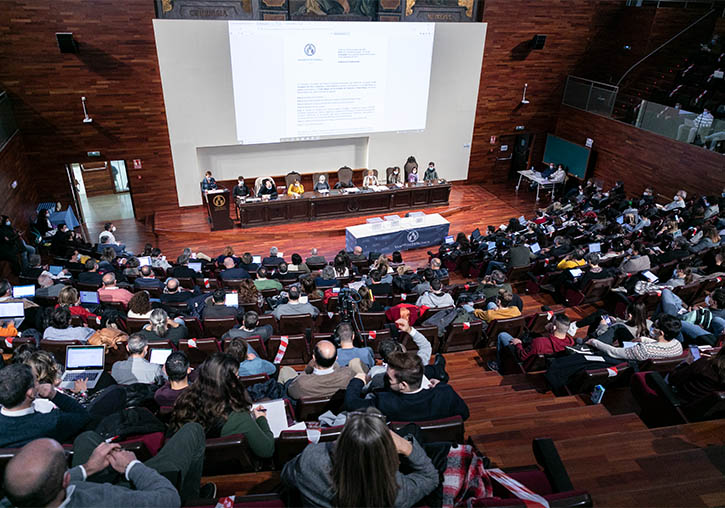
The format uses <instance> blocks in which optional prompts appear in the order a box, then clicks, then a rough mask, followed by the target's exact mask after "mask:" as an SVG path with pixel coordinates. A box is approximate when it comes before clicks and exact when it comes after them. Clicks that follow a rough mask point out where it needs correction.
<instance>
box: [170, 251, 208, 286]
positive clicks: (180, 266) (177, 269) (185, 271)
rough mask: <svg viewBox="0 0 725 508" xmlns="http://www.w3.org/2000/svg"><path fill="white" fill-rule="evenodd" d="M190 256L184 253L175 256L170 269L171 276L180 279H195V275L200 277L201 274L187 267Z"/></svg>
mask: <svg viewBox="0 0 725 508" xmlns="http://www.w3.org/2000/svg"><path fill="white" fill-rule="evenodd" d="M190 260H191V258H190V257H189V256H187V255H186V254H182V255H181V256H179V257H178V258H176V266H174V267H173V268H172V269H171V276H172V277H176V278H182V279H191V280H195V279H196V278H197V277H201V275H202V274H200V273H199V272H197V271H195V270H192V269H191V268H189V261H190Z"/></svg>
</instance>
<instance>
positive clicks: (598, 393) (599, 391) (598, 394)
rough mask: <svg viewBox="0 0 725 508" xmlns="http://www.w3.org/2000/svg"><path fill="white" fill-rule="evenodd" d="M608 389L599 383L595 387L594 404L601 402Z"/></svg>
mask: <svg viewBox="0 0 725 508" xmlns="http://www.w3.org/2000/svg"><path fill="white" fill-rule="evenodd" d="M605 391H606V390H605V389H604V387H603V386H602V385H597V386H595V387H594V390H592V396H591V398H592V403H593V404H599V403H601V402H602V397H604V392H605Z"/></svg>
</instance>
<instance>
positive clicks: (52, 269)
mask: <svg viewBox="0 0 725 508" xmlns="http://www.w3.org/2000/svg"><path fill="white" fill-rule="evenodd" d="M48 271H49V272H50V273H52V274H53V275H54V276H55V275H58V274H59V273H60V272H62V271H63V267H62V266H58V265H50V266H49V267H48Z"/></svg>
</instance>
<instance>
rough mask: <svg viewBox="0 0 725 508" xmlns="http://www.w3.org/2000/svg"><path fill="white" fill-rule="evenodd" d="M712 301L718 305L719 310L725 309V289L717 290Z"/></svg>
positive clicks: (713, 293)
mask: <svg viewBox="0 0 725 508" xmlns="http://www.w3.org/2000/svg"><path fill="white" fill-rule="evenodd" d="M711 297H712V300H713V301H714V302H715V304H716V305H717V308H718V309H725V289H724V288H717V289H716V290H715V291H713V292H712V295H711Z"/></svg>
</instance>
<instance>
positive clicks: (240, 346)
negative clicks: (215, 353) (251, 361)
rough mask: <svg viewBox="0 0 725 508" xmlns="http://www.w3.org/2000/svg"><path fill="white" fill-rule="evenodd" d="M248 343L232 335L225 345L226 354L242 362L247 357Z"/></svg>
mask: <svg viewBox="0 0 725 508" xmlns="http://www.w3.org/2000/svg"><path fill="white" fill-rule="evenodd" d="M248 350H249V344H247V342H246V341H245V340H244V339H242V338H241V337H234V338H233V339H232V340H231V341H230V342H229V344H228V345H227V349H226V351H224V352H225V353H226V354H228V355H231V356H232V357H233V358H234V359H235V360H236V361H237V362H239V363H242V362H243V361H244V360H246V359H247V351H248Z"/></svg>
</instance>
